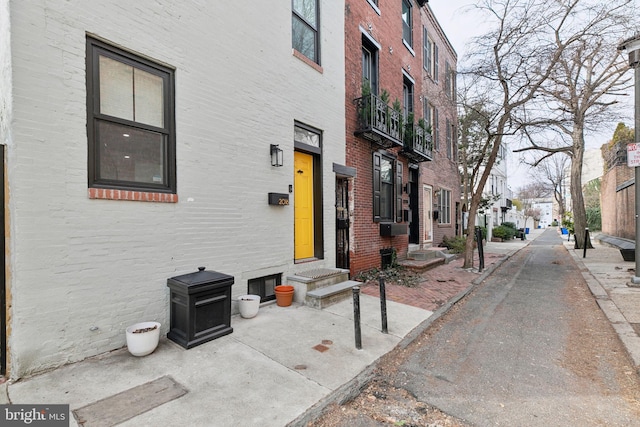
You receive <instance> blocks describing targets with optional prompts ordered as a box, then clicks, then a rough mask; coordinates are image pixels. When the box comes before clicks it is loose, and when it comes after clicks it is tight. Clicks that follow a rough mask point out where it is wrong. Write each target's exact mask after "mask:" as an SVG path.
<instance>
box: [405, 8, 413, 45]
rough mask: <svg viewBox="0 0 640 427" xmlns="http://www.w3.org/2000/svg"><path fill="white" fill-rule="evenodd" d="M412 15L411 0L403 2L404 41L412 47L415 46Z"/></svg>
mask: <svg viewBox="0 0 640 427" xmlns="http://www.w3.org/2000/svg"><path fill="white" fill-rule="evenodd" d="M411 15H412V14H411V0H402V39H403V40H404V41H405V43H407V44H408V45H409V46H410V47H412V46H413V40H412V38H411V32H412V30H413V20H412V16H411Z"/></svg>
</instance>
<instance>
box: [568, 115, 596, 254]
mask: <svg viewBox="0 0 640 427" xmlns="http://www.w3.org/2000/svg"><path fill="white" fill-rule="evenodd" d="M572 138H573V157H572V158H571V204H572V206H573V229H574V233H575V234H574V237H575V241H576V244H575V248H576V249H583V248H584V247H585V246H584V245H585V239H584V237H585V229H586V228H587V210H586V209H585V206H584V196H583V194H582V161H583V158H584V130H583V127H582V125H581V124H578V123H576V125H575V127H574V129H573V135H572ZM586 245H587V248H590V249H592V248H593V245H591V240H589V241H588V242H586Z"/></svg>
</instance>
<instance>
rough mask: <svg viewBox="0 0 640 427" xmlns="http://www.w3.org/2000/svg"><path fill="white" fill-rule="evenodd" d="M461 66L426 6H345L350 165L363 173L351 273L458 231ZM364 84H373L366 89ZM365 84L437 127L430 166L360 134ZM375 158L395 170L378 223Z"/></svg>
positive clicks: (387, 2) (358, 181)
mask: <svg viewBox="0 0 640 427" xmlns="http://www.w3.org/2000/svg"><path fill="white" fill-rule="evenodd" d="M426 40H430V42H429V44H428V45H429V50H428V51H425V49H424V47H425V41H426ZM435 46H437V48H436V47H435ZM425 57H426V58H427V60H425ZM456 61H457V57H456V53H455V51H454V50H453V48H452V47H451V45H450V43H449V42H448V40H447V38H446V36H445V34H444V33H443V32H442V30H441V28H440V26H439V24H438V22H437V20H436V19H435V17H434V16H433V13H432V12H431V10H430V9H429V6H428V5H427V4H426V2H424V1H414V0H410V1H409V0H402V1H400V2H398V1H396V0H393V1H392V0H379V1H374V0H366V1H364V0H347V1H346V2H345V95H346V99H345V107H346V108H345V112H346V121H345V122H346V163H347V165H348V166H351V167H354V168H355V169H356V170H357V176H356V177H355V179H354V180H353V185H352V188H351V193H350V199H351V201H350V202H351V204H350V206H351V212H350V216H351V220H352V221H351V230H350V270H351V273H352V274H357V273H358V272H361V271H364V270H368V269H371V268H381V267H382V266H383V265H382V264H383V254H381V251H382V252H385V251H386V250H389V249H393V250H395V254H396V256H397V258H398V259H404V258H406V257H407V253H408V252H410V251H411V250H416V249H422V248H426V247H430V246H437V245H439V244H440V243H441V242H442V239H443V237H444V236H453V235H455V234H457V233H459V231H458V230H459V229H460V228H461V227H460V224H459V219H458V218H459V217H460V204H459V201H460V189H459V187H460V185H459V182H460V181H459V177H458V168H457V163H456V160H457V153H456V150H457V144H456V142H455V140H456V129H457V114H456V108H455V96H454V94H455V84H454V81H455V69H456ZM434 64H436V68H435V69H434V67H433V66H434ZM365 76H370V78H368V77H365ZM447 79H449V81H447ZM365 80H366V81H367V82H369V81H371V83H364V84H363V82H364V81H365ZM365 86H367V88H368V87H370V88H371V92H372V93H373V94H374V95H378V97H380V96H381V95H382V94H383V93H385V92H387V93H388V95H389V97H388V98H389V100H388V105H389V106H392V104H393V103H394V102H395V101H397V102H398V103H400V105H401V106H402V109H403V114H402V115H403V116H404V120H405V122H406V121H408V119H407V113H406V112H404V110H405V109H407V108H409V109H410V110H411V109H412V112H413V116H414V123H416V124H417V122H418V120H420V119H423V120H425V123H426V124H427V125H431V127H432V132H431V133H432V135H433V150H432V151H430V153H429V156H428V157H429V160H430V161H422V160H424V159H420V160H416V159H415V158H412V157H411V156H409V155H407V154H406V153H405V147H403V146H402V141H401V142H400V144H397V143H396V144H383V143H379V142H376V141H372V140H371V138H366V137H363V136H362V132H361V128H362V122H360V121H359V119H361V117H359V114H362V112H360V109H359V107H358V105H359V104H358V103H357V101H356V99H358V98H360V97H362V96H363V90H364V91H366V90H367V88H365ZM372 102H373V101H372ZM409 105H410V106H411V107H409ZM383 133H384V132H383ZM383 139H384V138H383ZM404 145H405V146H406V141H405V144H404ZM376 155H378V156H382V158H384V159H387V160H388V162H389V161H391V162H392V164H393V165H394V166H393V169H392V173H391V175H392V176H393V179H394V186H393V197H391V199H392V200H393V203H394V205H393V208H392V211H393V215H392V217H391V218H383V219H380V218H374V203H375V202H374V174H376V173H378V172H377V171H374V156H376ZM387 164H389V163H387ZM398 171H400V173H401V178H400V177H399V174H398ZM377 185H379V184H377ZM443 191H444V192H443ZM444 196H446V197H447V199H446V200H448V203H445V204H446V205H447V206H440V205H441V203H440V202H441V200H440V197H444ZM387 199H388V198H387ZM443 208H444V209H445V211H446V212H447V218H445V219H446V221H443V216H442V213H443V212H442V210H443ZM376 210H377V208H376ZM436 211H438V214H435V215H434V213H435V212H436ZM436 215H437V217H438V218H437V219H435V216H436ZM385 225H387V226H392V227H394V232H393V233H391V234H393V235H391V236H383V235H381V234H384V233H383V232H382V231H381V230H382V228H383V227H384V226H385ZM403 229H406V232H403Z"/></svg>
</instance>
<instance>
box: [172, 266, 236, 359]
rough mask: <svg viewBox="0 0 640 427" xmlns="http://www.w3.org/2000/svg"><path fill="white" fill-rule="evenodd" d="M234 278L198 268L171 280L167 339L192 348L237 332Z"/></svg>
mask: <svg viewBox="0 0 640 427" xmlns="http://www.w3.org/2000/svg"><path fill="white" fill-rule="evenodd" d="M233 282H234V278H233V276H229V275H227V274H223V273H219V272H217V271H207V270H205V267H198V271H197V272H195V273H189V274H185V275H182V276H176V277H172V278H170V279H167V286H168V287H169V289H170V293H171V295H170V304H171V310H170V315H171V324H170V328H169V333H168V334H167V338H169V339H170V340H171V341H174V342H176V343H178V344H180V345H181V346H182V347H184V348H191V347H195V346H197V345H200V344H203V343H205V342H207V341H211V340H213V339H215V338H219V337H221V336H223V335H227V334H230V333H231V332H233V328H232V327H231V285H233Z"/></svg>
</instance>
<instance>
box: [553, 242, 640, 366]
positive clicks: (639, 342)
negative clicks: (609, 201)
mask: <svg viewBox="0 0 640 427" xmlns="http://www.w3.org/2000/svg"><path fill="white" fill-rule="evenodd" d="M591 243H592V244H593V246H594V249H587V253H586V257H584V249H574V248H573V247H574V242H573V241H571V242H568V241H566V238H565V240H564V246H565V247H566V248H567V250H568V251H569V253H570V254H571V255H573V258H574V260H575V261H576V263H577V264H578V266H579V267H580V270H581V271H582V276H583V277H584V279H585V281H586V282H587V284H588V285H589V289H591V293H592V294H593V296H594V297H595V298H596V301H597V302H598V305H599V306H600V308H601V309H602V311H603V312H604V313H605V315H606V316H607V318H608V319H609V321H610V322H611V325H612V326H613V328H614V329H615V330H616V332H617V333H618V336H619V337H620V341H622V343H623V345H624V346H625V348H626V350H627V353H628V354H629V356H630V357H631V360H632V362H633V364H634V366H635V369H636V372H638V373H639V374H640V288H639V287H634V286H629V284H630V283H631V278H632V277H633V276H634V274H635V262H633V261H624V260H623V258H622V255H621V254H620V251H619V250H618V249H617V248H612V247H610V246H606V245H603V244H600V243H599V242H598V241H597V240H595V239H593V236H592V239H591Z"/></svg>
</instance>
